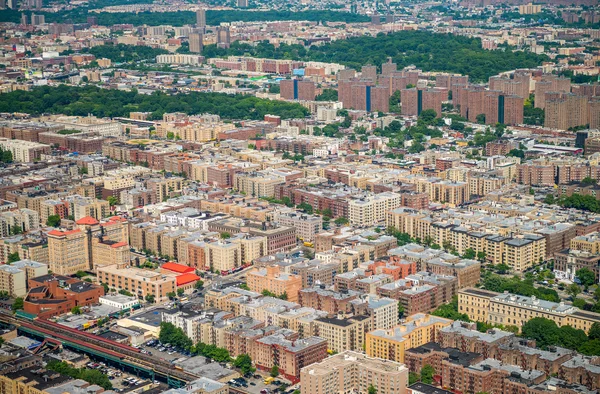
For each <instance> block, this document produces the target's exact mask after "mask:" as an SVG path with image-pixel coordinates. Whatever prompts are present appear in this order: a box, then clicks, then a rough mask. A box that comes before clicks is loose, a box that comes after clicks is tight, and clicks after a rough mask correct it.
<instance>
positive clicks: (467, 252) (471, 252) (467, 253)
mask: <svg viewBox="0 0 600 394" xmlns="http://www.w3.org/2000/svg"><path fill="white" fill-rule="evenodd" d="M476 256H477V253H476V252H475V249H473V248H469V249H467V250H465V253H464V254H463V258H465V259H469V260H473V259H474V258H475V257H476Z"/></svg>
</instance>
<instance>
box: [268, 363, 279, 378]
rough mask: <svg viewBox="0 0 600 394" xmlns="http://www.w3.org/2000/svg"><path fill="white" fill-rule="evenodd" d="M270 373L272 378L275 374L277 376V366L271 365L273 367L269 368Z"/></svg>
mask: <svg viewBox="0 0 600 394" xmlns="http://www.w3.org/2000/svg"><path fill="white" fill-rule="evenodd" d="M270 375H271V376H272V377H274V378H276V377H277V376H279V367H278V366H277V365H273V368H271V373H270Z"/></svg>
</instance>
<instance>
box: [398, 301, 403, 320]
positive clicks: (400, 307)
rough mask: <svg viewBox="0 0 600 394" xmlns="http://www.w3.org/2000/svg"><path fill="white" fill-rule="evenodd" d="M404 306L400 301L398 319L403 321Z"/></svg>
mask: <svg viewBox="0 0 600 394" xmlns="http://www.w3.org/2000/svg"><path fill="white" fill-rule="evenodd" d="M404 312H405V309H404V305H402V302H401V301H398V319H402V317H403V316H404Z"/></svg>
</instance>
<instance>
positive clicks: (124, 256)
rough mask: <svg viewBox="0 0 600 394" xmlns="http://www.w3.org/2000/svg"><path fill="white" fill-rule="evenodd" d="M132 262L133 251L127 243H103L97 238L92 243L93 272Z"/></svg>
mask: <svg viewBox="0 0 600 394" xmlns="http://www.w3.org/2000/svg"><path fill="white" fill-rule="evenodd" d="M130 261H131V250H130V247H129V245H128V244H127V242H115V241H102V242H100V240H99V239H98V238H95V239H94V241H93V243H92V265H93V267H92V270H94V271H96V270H97V269H98V267H103V266H105V265H112V264H127V263H129V262H130Z"/></svg>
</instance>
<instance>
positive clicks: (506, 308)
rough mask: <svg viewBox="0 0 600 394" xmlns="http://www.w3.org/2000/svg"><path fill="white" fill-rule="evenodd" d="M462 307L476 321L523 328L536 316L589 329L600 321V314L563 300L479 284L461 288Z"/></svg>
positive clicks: (584, 329) (460, 306)
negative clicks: (538, 297) (554, 300)
mask: <svg viewBox="0 0 600 394" xmlns="http://www.w3.org/2000/svg"><path fill="white" fill-rule="evenodd" d="M458 311H459V312H460V313H466V314H467V315H468V316H469V318H470V319H473V320H475V321H482V322H486V323H490V324H501V325H512V326H516V327H519V328H520V327H522V326H523V324H525V323H526V322H527V321H529V320H530V319H532V318H534V317H543V318H546V319H550V320H552V321H554V322H555V323H556V324H557V325H558V326H563V325H570V326H571V327H573V328H577V329H581V330H583V331H586V332H587V331H588V330H589V329H590V327H591V326H592V324H593V323H596V322H600V314H598V313H594V312H587V311H581V310H579V309H578V308H576V307H574V306H572V305H566V304H564V303H563V302H560V303H557V302H550V301H545V300H540V299H537V298H536V297H535V296H531V297H525V296H520V295H515V294H510V293H503V294H502V293H496V292H493V291H489V290H482V289H477V288H466V289H463V290H460V291H459V292H458Z"/></svg>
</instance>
